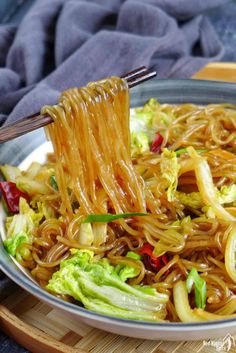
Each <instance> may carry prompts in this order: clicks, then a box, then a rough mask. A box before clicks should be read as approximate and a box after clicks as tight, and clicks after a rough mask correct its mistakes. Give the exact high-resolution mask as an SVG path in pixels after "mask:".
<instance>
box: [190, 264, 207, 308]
mask: <svg viewBox="0 0 236 353" xmlns="http://www.w3.org/2000/svg"><path fill="white" fill-rule="evenodd" d="M193 285H194V294H195V304H196V307H197V308H201V309H204V308H205V306H206V281H204V279H203V278H201V277H200V276H199V274H198V272H197V270H196V269H195V268H192V270H191V271H190V273H189V274H188V277H187V279H186V287H187V291H188V293H190V292H191V290H192V287H193Z"/></svg>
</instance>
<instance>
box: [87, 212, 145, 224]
mask: <svg viewBox="0 0 236 353" xmlns="http://www.w3.org/2000/svg"><path fill="white" fill-rule="evenodd" d="M147 215H148V214H147V213H140V212H133V213H120V214H110V213H107V214H90V215H89V216H88V217H86V218H85V220H84V221H83V223H93V222H102V223H107V222H112V221H114V220H116V219H120V218H129V217H135V216H138V217H140V216H147Z"/></svg>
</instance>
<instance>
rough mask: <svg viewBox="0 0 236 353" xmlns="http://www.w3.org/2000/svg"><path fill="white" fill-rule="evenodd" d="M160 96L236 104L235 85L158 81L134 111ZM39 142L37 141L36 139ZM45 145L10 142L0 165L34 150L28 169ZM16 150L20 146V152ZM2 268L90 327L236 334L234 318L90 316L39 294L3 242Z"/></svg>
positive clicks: (142, 93)
mask: <svg viewBox="0 0 236 353" xmlns="http://www.w3.org/2000/svg"><path fill="white" fill-rule="evenodd" d="M150 97H156V98H157V99H158V100H159V101H160V102H161V103H164V102H166V103H184V102H191V103H196V104H201V105H202V104H210V103H223V102H227V103H235V102H236V86H235V85H234V84H227V83H217V82H209V81H192V80H159V81H158V80H154V81H153V82H152V83H151V84H150V83H149V84H145V85H143V86H142V87H138V88H136V89H135V90H133V91H132V94H131V103H132V106H137V105H142V104H143V103H144V102H145V101H146V100H147V99H148V98H150ZM35 137H36V138H35ZM43 141H44V138H43V135H42V132H38V133H34V134H29V135H27V136H26V137H22V138H20V139H17V140H14V141H12V142H9V143H7V144H5V145H4V146H2V147H1V149H0V152H1V157H2V158H1V163H5V162H8V163H12V164H18V163H19V162H21V161H22V160H23V159H24V158H25V156H26V155H28V154H29V143H31V145H30V149H31V150H33V149H34V148H36V147H37V145H40V146H39V147H38V148H37V149H36V150H35V151H33V152H32V153H31V154H30V155H28V157H27V158H26V159H25V160H23V162H22V163H21V164H20V166H21V167H22V168H26V167H27V166H28V165H29V164H30V163H31V162H32V161H39V162H43V161H44V158H45V154H46V152H47V151H49V149H50V144H49V143H43V144H42V142H43ZM16 146H18V147H17V148H16ZM4 217H5V215H4V212H3V209H2V208H1V209H0V231H1V234H2V237H4ZM0 269H2V271H3V272H5V273H6V274H7V275H8V276H9V277H10V278H11V279H12V280H13V281H15V282H16V283H17V284H18V285H20V286H21V287H23V288H24V289H25V290H27V291H28V292H30V293H31V294H33V295H35V296H36V297H38V298H39V299H40V300H42V301H44V302H46V303H47V304H49V305H51V306H53V307H55V308H57V309H60V310H62V311H63V312H64V314H65V315H69V316H72V317H73V318H74V319H77V320H80V321H83V322H86V323H87V324H89V325H91V326H94V327H98V328H99V329H104V330H107V331H110V332H114V333H117V334H121V335H126V336H131V337H137V338H143V339H165V340H183V339H184V340H199V339H207V338H214V337H220V336H225V335H226V334H228V333H231V334H235V333H236V319H228V320H221V321H215V322H203V323H202V322H201V323H149V322H144V321H133V320H126V319H119V318H115V317H110V316H105V315H101V314H97V313H94V312H91V311H89V310H87V309H84V308H81V307H79V306H76V305H74V304H71V303H67V302H64V301H62V300H61V299H58V298H56V297H54V296H52V295H51V294H49V293H47V292H46V291H44V290H43V289H41V288H40V287H39V286H38V285H37V284H36V283H35V282H33V281H32V279H31V278H30V277H29V276H27V275H26V273H24V272H23V271H21V269H20V266H19V264H17V263H16V262H14V261H13V260H12V259H11V258H10V257H9V255H8V254H7V253H6V251H5V249H4V248H3V245H2V243H0Z"/></svg>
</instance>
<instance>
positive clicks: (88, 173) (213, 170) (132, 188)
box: [21, 77, 236, 321]
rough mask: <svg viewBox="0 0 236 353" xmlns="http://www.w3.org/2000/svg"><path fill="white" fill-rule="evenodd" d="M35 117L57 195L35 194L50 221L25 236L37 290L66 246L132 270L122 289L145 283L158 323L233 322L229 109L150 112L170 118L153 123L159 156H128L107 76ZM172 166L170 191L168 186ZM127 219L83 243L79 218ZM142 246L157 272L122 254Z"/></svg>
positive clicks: (119, 100)
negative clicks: (157, 261)
mask: <svg viewBox="0 0 236 353" xmlns="http://www.w3.org/2000/svg"><path fill="white" fill-rule="evenodd" d="M42 113H43V114H45V113H46V114H49V115H50V116H51V117H52V118H53V120H54V123H52V124H51V125H49V126H48V127H47V128H46V131H47V134H48V136H49V138H50V140H51V141H52V144H53V148H54V154H53V155H50V156H49V157H48V162H47V166H48V168H54V170H55V178H56V181H57V185H58V190H55V189H53V188H52V187H49V188H48V190H49V191H48V192H47V193H46V194H43V195H42V194H39V195H34V197H33V202H34V203H35V204H36V203H37V202H38V201H43V202H44V203H46V204H48V205H50V207H51V208H52V209H53V210H54V214H55V215H56V216H55V217H54V218H48V219H46V220H44V221H43V222H42V223H41V224H40V225H39V226H38V227H37V228H36V229H35V230H34V241H33V243H32V245H28V248H29V250H30V252H31V256H29V257H28V259H24V260H23V259H22V260H21V263H22V264H23V265H24V266H26V267H28V268H29V269H30V270H31V272H32V274H33V276H34V277H35V278H36V280H37V281H38V282H39V284H40V285H41V286H43V287H45V286H46V285H47V283H48V281H49V279H50V278H51V277H52V274H53V273H54V272H55V271H57V270H58V269H59V264H60V262H61V261H62V260H64V259H67V258H68V257H69V256H70V255H71V252H70V249H71V248H73V249H89V250H92V251H93V252H94V254H95V257H96V258H98V259H101V258H107V259H108V260H109V262H110V263H111V264H113V265H117V264H126V265H131V266H133V267H135V268H136V269H137V276H136V277H134V278H132V279H130V280H129V281H128V283H129V284H131V285H137V284H141V285H150V286H151V287H153V288H155V289H156V290H157V292H159V293H163V294H165V295H166V297H167V300H166V302H165V303H164V304H163V303H162V307H161V309H160V315H159V318H158V315H157V320H159V319H160V320H161V319H165V320H169V321H206V320H218V319H223V318H228V317H235V314H234V312H235V311H236V296H235V294H236V270H235V251H236V223H235V221H236V203H235V202H236V197H235V193H236V190H235V189H234V185H235V184H236V163H235V162H236V139H235V137H236V110H235V107H234V106H233V105H229V104H228V105H227V104H224V105H223V104H221V105H216V104H212V105H208V106H196V105H193V104H181V105H168V104H159V105H157V107H156V111H155V114H156V116H157V117H160V116H163V117H165V116H168V117H171V119H172V120H171V124H169V125H168V124H166V123H165V121H164V120H163V121H161V120H160V119H159V126H158V129H157V130H158V131H159V132H160V133H161V134H162V136H163V141H162V146H161V151H160V153H153V152H151V151H145V152H143V153H141V154H139V155H136V156H135V157H134V158H131V140H130V106H129V91H128V86H127V82H126V81H125V80H122V79H120V78H117V77H111V78H109V79H107V80H104V81H99V82H95V83H90V84H88V85H87V86H86V87H83V88H73V89H69V90H67V91H65V92H63V93H62V94H61V97H60V99H59V103H58V105H55V106H46V107H44V108H43V109H42ZM163 151H164V152H163ZM173 151H176V154H173ZM161 152H162V153H161ZM168 153H169V154H171V157H170V155H168ZM165 155H166V156H167V157H166V156H165ZM168 156H169V157H170V158H173V160H170V163H168ZM175 162H176V163H177V164H178V167H177V168H176V170H175V171H177V174H176V175H177V179H176V181H175V183H176V185H174V183H172V184H171V180H170V179H171V178H172V177H173V175H172V174H171V168H172V167H173V164H174V163H175ZM169 169H170V173H169V174H168V173H167V172H168V170H169ZM173 173H174V172H173ZM166 174H168V175H166ZM47 184H49V182H48V181H47ZM171 188H172V189H171ZM227 197H228V198H227ZM224 198H226V201H224ZM130 212H142V213H147V215H146V216H134V217H127V218H121V219H117V220H115V221H112V222H103V223H98V222H94V223H93V224H92V229H93V238H92V239H89V236H87V237H86V236H84V232H83V231H84V229H83V227H84V223H83V221H84V219H85V217H86V216H88V215H91V214H108V213H109V214H121V213H130ZM147 243H148V244H150V245H151V246H152V247H153V254H154V255H155V257H156V258H158V257H159V258H161V257H163V255H164V254H165V255H166V257H165V263H163V266H162V267H161V268H159V269H157V270H155V268H154V267H153V266H149V265H148V263H147V261H144V260H142V259H135V258H133V257H127V256H126V254H127V252H128V251H133V252H136V253H139V250H140V249H142V248H143V246H144V244H147ZM22 246H26V247H27V245H24V244H23V245H22ZM192 268H195V269H196V270H197V272H198V274H199V275H200V277H201V278H202V279H203V280H204V281H205V282H206V306H205V308H199V307H196V305H195V303H194V293H193V291H191V293H189V294H188V292H187V287H186V278H187V276H188V274H189V272H190V271H191V269H192ZM64 298H65V299H66V300H71V299H70V298H69V297H68V296H66V295H65V296H64Z"/></svg>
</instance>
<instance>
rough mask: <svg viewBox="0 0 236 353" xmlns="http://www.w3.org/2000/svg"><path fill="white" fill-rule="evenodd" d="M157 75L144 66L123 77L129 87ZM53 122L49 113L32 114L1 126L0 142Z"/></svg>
mask: <svg viewBox="0 0 236 353" xmlns="http://www.w3.org/2000/svg"><path fill="white" fill-rule="evenodd" d="M155 76H156V72H155V71H151V70H149V69H147V68H146V67H145V66H142V67H140V68H138V69H136V70H133V71H130V72H128V73H127V74H125V75H124V76H121V77H122V78H124V79H125V80H127V82H128V86H129V88H132V87H134V86H137V85H139V84H140V83H142V82H144V81H147V80H150V79H151V78H153V77H155ZM52 122H53V120H52V118H51V117H50V116H48V115H41V114H40V113H36V114H33V115H30V116H28V117H26V118H23V119H21V120H19V121H17V122H15V123H13V124H11V125H7V126H4V127H2V128H0V143H3V142H6V141H9V140H12V139H14V138H16V137H19V136H21V135H24V134H26V133H28V132H30V131H33V130H36V129H39V128H40V127H43V126H46V125H48V124H50V123H52Z"/></svg>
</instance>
